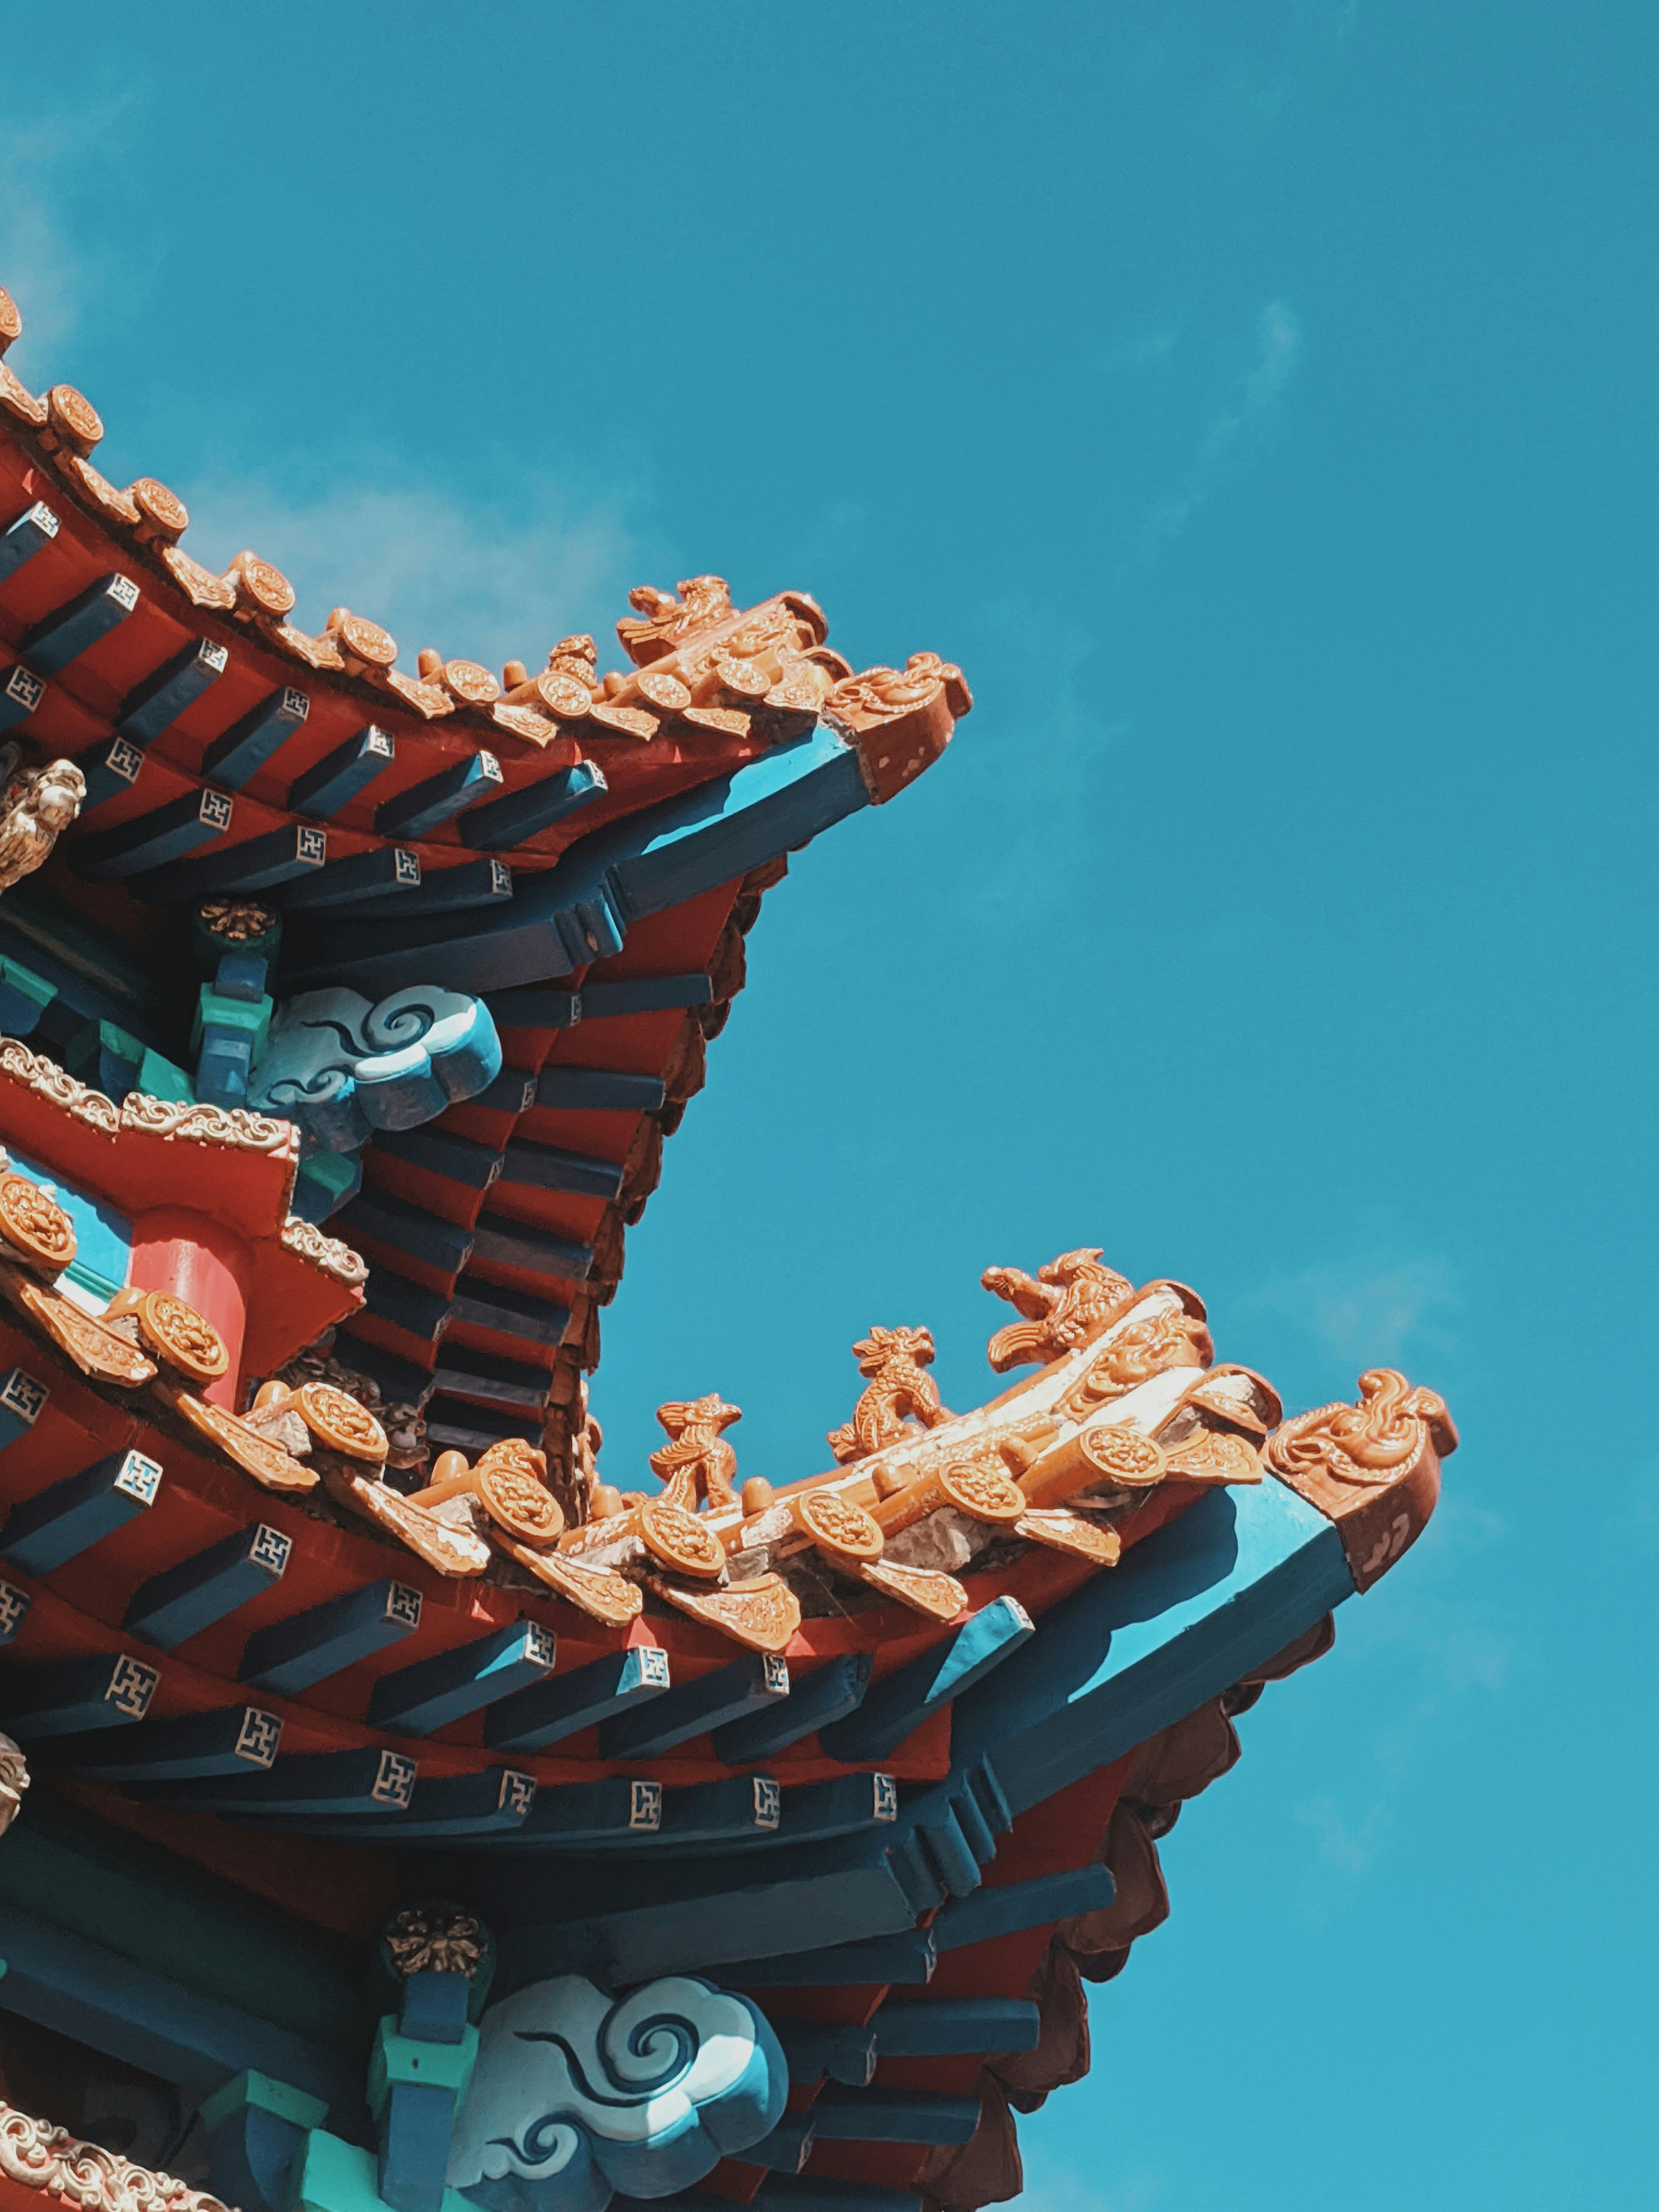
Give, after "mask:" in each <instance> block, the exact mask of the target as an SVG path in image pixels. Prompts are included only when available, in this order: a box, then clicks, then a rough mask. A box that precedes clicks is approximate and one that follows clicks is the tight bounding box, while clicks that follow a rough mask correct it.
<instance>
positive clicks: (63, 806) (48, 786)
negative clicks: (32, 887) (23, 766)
mask: <svg viewBox="0 0 1659 2212" xmlns="http://www.w3.org/2000/svg"><path fill="white" fill-rule="evenodd" d="M86 798H87V782H86V778H85V777H84V776H83V775H82V773H81V771H80V769H78V768H76V765H75V763H74V762H73V761H66V760H56V761H50V762H48V763H47V764H46V767H45V768H41V769H35V770H34V772H33V774H32V775H18V776H14V777H13V778H12V780H11V781H10V782H9V783H8V785H7V786H6V788H5V791H4V793H3V794H0V890H9V889H10V888H11V886H12V884H15V883H17V882H19V881H21V878H23V877H25V876H31V875H33V873H34V871H35V870H36V869H37V868H38V867H40V866H42V865H43V863H44V862H46V860H49V859H50V858H51V855H52V848H53V846H54V845H56V843H57V842H58V837H59V836H60V835H61V834H62V832H63V831H64V830H65V829H68V828H69V826H70V823H72V822H73V821H75V820H76V817H77V816H78V815H79V814H80V811H81V809H82V806H83V805H85V804H86Z"/></svg>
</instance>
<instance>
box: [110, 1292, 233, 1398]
mask: <svg viewBox="0 0 1659 2212" xmlns="http://www.w3.org/2000/svg"><path fill="white" fill-rule="evenodd" d="M117 1303H118V1304H122V1303H125V1301H117ZM129 1310H131V1312H132V1313H133V1314H134V1315H135V1316H137V1322H138V1334H139V1335H140V1336H141V1337H142V1338H143V1342H144V1344H145V1346H147V1347H148V1349H149V1351H150V1352H153V1353H154V1354H155V1357H156V1358H158V1359H160V1360H161V1361H162V1362H163V1363H164V1364H166V1365H167V1366H168V1367H173V1368H176V1369H177V1370H179V1373H180V1374H181V1375H187V1376H189V1377H190V1379H191V1382H192V1383H216V1382H217V1381H218V1380H219V1377H220V1376H222V1374H224V1373H225V1371H226V1370H227V1369H228V1367H229V1365H230V1354H229V1352H228V1351H227V1350H226V1348H225V1340H224V1339H223V1337H222V1336H221V1335H220V1334H219V1332H218V1330H217V1329H216V1328H215V1327H214V1326H213V1324H212V1322H210V1321H208V1320H205V1319H204V1316H202V1315H200V1314H198V1313H197V1310H196V1309H195V1307H194V1306H191V1305H186V1304H185V1301H184V1300H183V1299H182V1298H176V1297H173V1293H172V1292H171V1291H140V1292H138V1293H137V1296H136V1297H132V1300H131V1307H130V1309H129Z"/></svg>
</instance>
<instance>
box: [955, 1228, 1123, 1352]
mask: <svg viewBox="0 0 1659 2212" xmlns="http://www.w3.org/2000/svg"><path fill="white" fill-rule="evenodd" d="M980 1284H981V1288H983V1289H985V1290H987V1291H990V1293H991V1294H992V1296H993V1297H999V1298H1004V1299H1006V1301H1007V1303H1008V1304H1010V1305H1011V1306H1012V1308H1013V1309H1014V1311H1015V1312H1016V1313H1018V1314H1020V1315H1022V1316H1024V1318H1023V1319H1022V1320H1020V1321H1016V1322H1009V1324H1008V1326H1007V1327H1006V1328H1000V1329H999V1330H998V1331H997V1333H996V1334H995V1335H994V1337H993V1338H992V1339H991V1341H990V1343H989V1344H988V1345H987V1346H986V1347H985V1352H986V1357H987V1359H989V1361H990V1363H991V1366H992V1369H993V1370H994V1372H995V1373H996V1374H998V1375H1006V1373H1007V1372H1008V1370H1009V1369H1010V1368H1011V1367H1031V1366H1038V1367H1041V1366H1044V1365H1046V1364H1048V1361H1049V1360H1051V1359H1058V1358H1060V1357H1061V1356H1062V1355H1063V1354H1064V1353H1066V1352H1075V1351H1076V1349H1077V1347H1078V1346H1079V1344H1084V1343H1086V1342H1087V1340H1089V1338H1090V1337H1091V1336H1092V1335H1093V1334H1094V1333H1095V1331H1096V1330H1097V1328H1100V1327H1101V1325H1102V1323H1103V1322H1106V1321H1108V1320H1109V1318H1110V1317H1111V1316H1112V1314H1113V1313H1114V1312H1115V1310H1116V1309H1117V1308H1118V1307H1119V1306H1121V1304H1122V1303H1123V1301H1124V1299H1125V1298H1127V1297H1132V1296H1133V1291H1134V1285H1133V1284H1132V1283H1131V1282H1130V1281H1129V1280H1128V1279H1127V1276H1124V1275H1120V1274H1117V1273H1115V1272H1114V1270H1113V1269H1112V1268H1110V1267H1102V1266H1101V1264H1100V1247H1099V1246H1098V1245H1084V1246H1079V1249H1078V1250H1077V1251H1075V1252H1062V1253H1061V1254H1060V1257H1059V1258H1058V1259H1057V1260H1050V1261H1049V1262H1048V1266H1047V1267H1039V1268H1038V1269H1037V1272H1036V1275H1035V1277H1033V1276H1030V1275H1028V1274H1026V1273H1024V1271H1023V1270H1022V1269H1021V1268H1018V1267H987V1269H986V1270H985V1273H983V1274H982V1275H981V1277H980Z"/></svg>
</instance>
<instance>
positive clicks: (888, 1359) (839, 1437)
mask: <svg viewBox="0 0 1659 2212" xmlns="http://www.w3.org/2000/svg"><path fill="white" fill-rule="evenodd" d="M853 1356H854V1358H855V1359H856V1360H857V1361H858V1364H859V1373H860V1375H867V1376H869V1377H870V1387H869V1389H867V1390H866V1391H865V1392H864V1394H863V1395H862V1396H861V1397H860V1400H859V1401H858V1404H857V1405H856V1406H855V1407H854V1408H853V1418H852V1419H851V1420H850V1421H845V1422H843V1423H842V1426H841V1427H840V1428H838V1429H831V1431H829V1437H827V1439H826V1441H827V1443H829V1449H830V1450H831V1451H832V1452H833V1453H834V1454H835V1455H836V1459H837V1460H838V1461H840V1462H841V1463H842V1465H843V1466H845V1465H846V1464H847V1462H848V1461H849V1460H855V1459H866V1458H867V1457H868V1456H869V1455H870V1454H871V1453H872V1452H876V1451H881V1450H884V1449H885V1447H886V1446H887V1445H889V1444H896V1443H902V1442H903V1440H904V1437H905V1436H906V1434H907V1433H908V1431H907V1428H906V1424H905V1416H906V1415H907V1414H908V1415H909V1416H910V1417H911V1419H915V1420H918V1421H920V1422H921V1425H922V1426H923V1428H925V1429H933V1428H937V1427H938V1426H939V1423H940V1422H941V1421H948V1420H949V1419H951V1414H950V1413H948V1412H947V1411H946V1410H945V1407H943V1406H942V1405H940V1403H939V1385H938V1383H935V1382H934V1380H933V1376H931V1375H928V1374H925V1373H924V1372H923V1370H924V1369H925V1368H928V1367H931V1366H932V1365H933V1331H932V1330H931V1329H927V1328H872V1330H871V1331H870V1334H869V1335H868V1336H863V1337H860V1339H859V1340H858V1342H857V1343H856V1344H855V1345H854V1346H853Z"/></svg>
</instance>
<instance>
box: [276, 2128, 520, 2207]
mask: <svg viewBox="0 0 1659 2212" xmlns="http://www.w3.org/2000/svg"><path fill="white" fill-rule="evenodd" d="M377 2176H378V2167H377V2165H376V2162H375V2158H374V2152H373V2151H368V2150H359V2149H358V2148H356V2145H355V2144H354V2143H348V2142H341V2141H340V2138H339V2137H338V2136H331V2135H328V2134H326V2133H325V2131H324V2130H322V2129H321V2128H317V2129H314V2130H313V2131H312V2133H311V2134H310V2135H308V2136H307V2137H306V2142H305V2148H304V2149H303V2150H302V2151H301V2154H300V2156H299V2157H298V2159H296V2160H295V2184H294V2212H386V2206H385V2204H384V2203H383V2202H382V2200H381V2198H380V2196H379V2194H378V2193H377V2191H376V2190H375V2187H374V2184H375V2180H376V2179H377ZM441 2212H477V2205H475V2204H471V2203H469V2202H468V2201H467V2199H466V2198H465V2197H463V2196H462V2195H461V2193H460V2191H459V2190H458V2189H446V2190H445V2191H444V2195H443V2204H442V2208H441Z"/></svg>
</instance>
